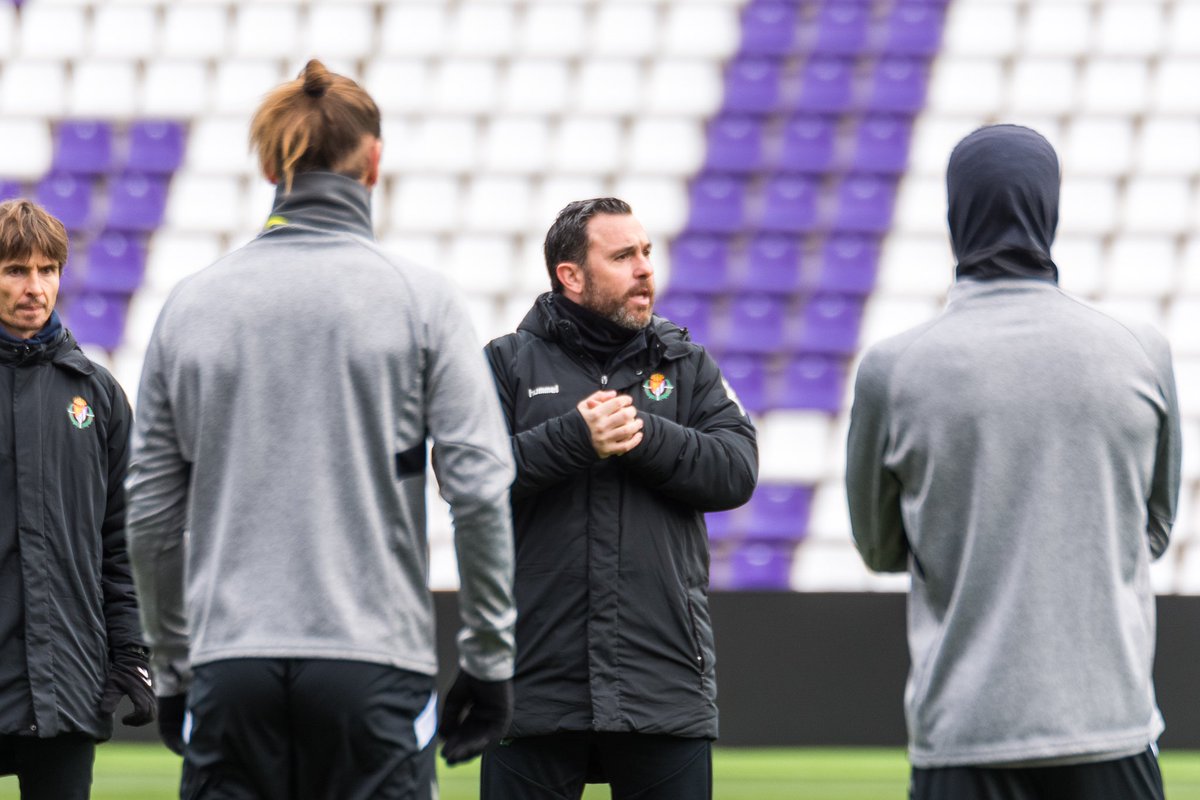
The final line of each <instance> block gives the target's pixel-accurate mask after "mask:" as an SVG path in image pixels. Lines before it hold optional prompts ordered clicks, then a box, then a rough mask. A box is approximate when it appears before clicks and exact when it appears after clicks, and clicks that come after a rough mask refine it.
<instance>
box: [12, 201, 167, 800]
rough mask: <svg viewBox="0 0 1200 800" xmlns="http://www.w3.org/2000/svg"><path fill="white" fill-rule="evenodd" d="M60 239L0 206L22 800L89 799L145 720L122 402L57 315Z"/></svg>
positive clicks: (29, 210) (20, 205)
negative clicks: (97, 768) (126, 730)
mask: <svg viewBox="0 0 1200 800" xmlns="http://www.w3.org/2000/svg"><path fill="white" fill-rule="evenodd" d="M66 260H67V232H66V229H65V228H64V227H63V225H62V223H61V222H59V221H58V220H57V219H55V218H54V217H52V216H50V215H49V214H47V213H46V212H45V211H44V210H42V209H41V208H39V207H38V206H36V205H34V204H33V203H31V202H29V201H27V200H10V201H8V202H6V203H0V775H9V774H15V775H17V778H18V780H19V781H20V786H21V797H22V798H23V800H43V799H44V800H81V799H86V798H87V797H88V796H89V794H90V793H91V784H92V762H93V760H94V757H95V748H96V742H97V741H98V740H104V739H108V738H109V737H110V736H112V727H113V722H112V713H113V710H114V709H115V708H116V707H117V703H118V701H119V700H120V699H121V697H123V696H125V695H128V696H129V698H130V700H132V701H133V712H132V713H131V714H129V715H127V716H126V717H125V718H124V722H125V723H126V724H127V725H145V724H146V723H148V722H150V721H151V720H153V719H154V706H155V701H154V693H153V692H152V691H151V688H150V673H149V671H148V668H147V652H146V649H145V647H144V646H143V642H142V638H141V630H140V628H139V624H138V607H137V600H136V598H135V596H134V590H133V580H132V578H131V577H130V572H129V560H128V558H127V557H126V554H125V486H124V483H125V466H126V461H127V450H128V443H129V425H130V418H131V416H132V415H131V413H130V410H129V402H128V401H127V400H126V399H125V393H124V392H123V391H121V387H120V386H119V385H118V384H117V382H116V381H115V380H114V379H113V377H112V375H110V374H109V373H108V371H107V370H105V369H104V368H103V367H101V366H98V365H96V364H94V363H92V362H91V361H89V360H88V358H87V357H86V356H84V354H83V352H82V351H81V350H80V349H79V347H78V345H76V344H75V339H74V338H73V337H72V336H71V333H70V332H69V331H68V330H67V329H66V328H64V327H63V326H62V323H61V322H60V321H59V319H58V313H57V312H56V311H55V310H54V304H55V302H56V300H57V299H58V286H59V279H60V277H61V276H62V269H63V264H65V263H66Z"/></svg>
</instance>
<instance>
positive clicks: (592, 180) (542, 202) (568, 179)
mask: <svg viewBox="0 0 1200 800" xmlns="http://www.w3.org/2000/svg"><path fill="white" fill-rule="evenodd" d="M609 193H610V192H607V191H606V190H605V181H604V178H602V177H600V176H597V175H563V174H561V173H558V172H549V173H547V175H546V176H545V177H544V178H543V179H542V180H541V181H540V182H539V183H538V185H537V187H536V188H535V189H534V196H533V203H532V205H531V206H530V209H531V212H532V214H533V221H532V222H531V223H530V224H531V226H532V227H531V230H533V231H537V232H538V233H539V234H541V235H544V234H545V233H546V231H547V230H548V229H549V228H550V224H551V223H552V222H554V218H555V217H557V216H558V212H559V211H562V209H563V207H564V206H566V205H567V203H571V202H574V201H576V200H587V199H588V198H592V197H601V196H604V195H606V194H609ZM626 199H627V200H628V198H626ZM640 211H641V209H640V208H639V209H635V211H634V213H635V214H639V213H640ZM532 244H533V245H535V246H536V247H537V248H538V249H539V251H540V248H541V246H542V245H541V236H538V237H536V241H535V242H532ZM537 261H538V263H539V264H540V263H541V256H538V258H537ZM546 280H548V278H547V279H546ZM546 288H547V289H549V287H546Z"/></svg>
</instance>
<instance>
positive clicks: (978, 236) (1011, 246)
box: [946, 125, 1060, 283]
mask: <svg viewBox="0 0 1200 800" xmlns="http://www.w3.org/2000/svg"><path fill="white" fill-rule="evenodd" d="M1059 183H1060V173H1059V166H1058V156H1057V155H1056V154H1055V152H1054V148H1053V147H1051V146H1050V143H1049V142H1047V141H1046V140H1045V139H1044V138H1043V137H1042V136H1041V134H1039V133H1037V132H1036V131H1033V130H1031V129H1029V128H1023V127H1021V126H1019V125H992V126H990V127H986V128H980V129H979V130H977V131H975V132H974V133H972V134H970V135H969V136H967V137H966V138H965V139H963V140H962V141H961V142H959V143H958V146H957V147H955V148H954V152H953V153H952V154H951V155H950V163H949V166H948V167H947V169H946V194H947V198H948V209H947V215H946V217H947V221H948V222H949V225H950V240H951V243H952V244H953V245H954V256H955V258H956V259H957V260H958V266H957V268H956V270H955V272H956V274H957V276H958V277H959V278H960V279H964V278H966V279H974V280H1001V279H1006V278H1023V279H1031V278H1032V279H1035V280H1040V281H1047V282H1050V283H1057V282H1058V267H1057V266H1055V264H1054V261H1053V260H1052V259H1051V258H1050V246H1051V245H1052V244H1053V243H1054V234H1055V230H1056V229H1057V227H1058V191H1059Z"/></svg>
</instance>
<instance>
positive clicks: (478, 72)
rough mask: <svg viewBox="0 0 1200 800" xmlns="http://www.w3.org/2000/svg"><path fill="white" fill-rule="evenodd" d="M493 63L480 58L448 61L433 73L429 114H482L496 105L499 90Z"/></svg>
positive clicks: (495, 63)
mask: <svg viewBox="0 0 1200 800" xmlns="http://www.w3.org/2000/svg"><path fill="white" fill-rule="evenodd" d="M498 71H499V67H498V64H497V62H495V61H493V60H491V59H483V58H462V59H448V60H446V61H443V62H441V64H440V65H439V66H438V67H437V69H435V70H434V75H433V91H432V94H433V96H432V98H431V100H432V101H433V109H432V110H433V111H434V112H438V113H444V114H486V113H488V112H490V111H492V110H493V109H494V107H495V105H496V97H497V94H498V89H499V85H500V83H499V75H498Z"/></svg>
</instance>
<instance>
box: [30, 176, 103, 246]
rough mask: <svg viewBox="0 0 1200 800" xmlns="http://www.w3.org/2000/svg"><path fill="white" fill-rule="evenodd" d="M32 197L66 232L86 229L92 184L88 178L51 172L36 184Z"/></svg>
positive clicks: (89, 215) (90, 212) (89, 214)
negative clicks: (65, 227) (60, 222)
mask: <svg viewBox="0 0 1200 800" xmlns="http://www.w3.org/2000/svg"><path fill="white" fill-rule="evenodd" d="M34 195H35V196H34V199H35V200H36V201H37V203H38V205H40V206H42V207H43V208H45V209H46V210H47V211H49V212H50V213H51V214H53V215H54V216H56V217H58V219H59V220H61V221H62V224H63V225H66V226H67V229H68V230H71V231H78V230H82V229H83V228H85V227H87V224H88V220H89V218H90V217H91V215H92V182H91V180H89V179H88V178H82V177H77V176H75V175H68V174H66V173H62V172H59V173H54V172H52V173H50V174H49V175H47V176H46V177H45V178H42V180H41V181H40V182H39V183H38V185H37V189H36V191H35V193H34Z"/></svg>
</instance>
